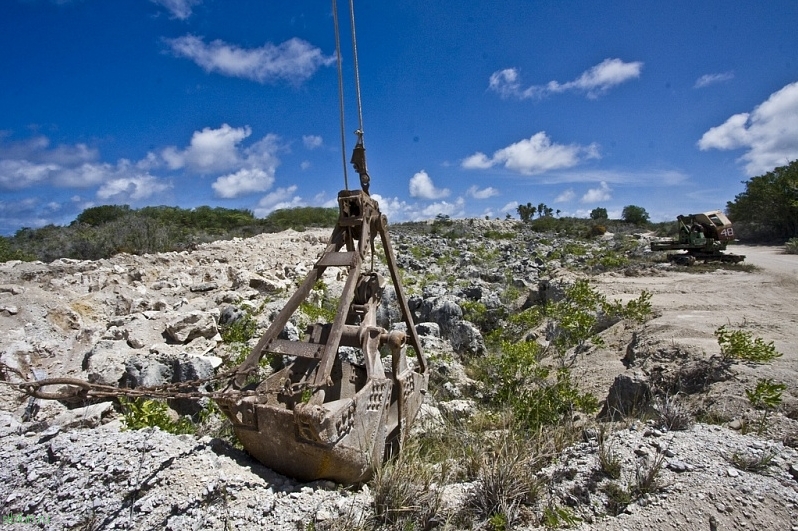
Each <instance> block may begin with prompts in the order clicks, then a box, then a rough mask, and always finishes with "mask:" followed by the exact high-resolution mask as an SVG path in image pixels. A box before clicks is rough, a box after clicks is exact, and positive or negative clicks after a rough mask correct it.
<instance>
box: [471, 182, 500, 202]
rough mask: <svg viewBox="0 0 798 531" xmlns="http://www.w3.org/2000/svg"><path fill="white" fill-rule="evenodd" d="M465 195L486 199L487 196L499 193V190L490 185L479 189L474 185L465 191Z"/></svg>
mask: <svg viewBox="0 0 798 531" xmlns="http://www.w3.org/2000/svg"><path fill="white" fill-rule="evenodd" d="M466 195H467V196H470V197H473V198H474V199H488V198H489V197H494V196H497V195H499V191H498V190H497V189H495V188H493V187H492V186H488V187H487V188H483V189H482V190H480V189H479V188H478V187H477V186H476V185H474V186H472V187H470V188H469V189H468V190H467V191H466Z"/></svg>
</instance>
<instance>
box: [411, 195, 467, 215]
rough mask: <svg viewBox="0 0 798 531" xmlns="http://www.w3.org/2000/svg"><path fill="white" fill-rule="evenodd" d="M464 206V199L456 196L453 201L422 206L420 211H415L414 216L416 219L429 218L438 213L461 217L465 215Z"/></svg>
mask: <svg viewBox="0 0 798 531" xmlns="http://www.w3.org/2000/svg"><path fill="white" fill-rule="evenodd" d="M464 206H465V200H464V199H463V198H462V197H458V198H457V200H455V201H454V202H453V203H450V202H448V201H440V202H437V203H431V204H429V205H427V206H426V207H424V208H423V209H422V210H421V211H420V212H417V213H416V215H415V216H416V219H431V218H434V217H435V216H438V215H444V216H449V217H453V218H457V217H463V216H464V215H465V212H464V211H463V207H464Z"/></svg>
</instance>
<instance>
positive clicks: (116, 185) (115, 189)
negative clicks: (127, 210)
mask: <svg viewBox="0 0 798 531" xmlns="http://www.w3.org/2000/svg"><path fill="white" fill-rule="evenodd" d="M171 187H172V186H171V185H170V184H167V183H163V182H160V181H159V180H158V178H157V177H153V176H152V175H137V176H132V177H120V178H117V179H111V180H109V181H107V182H105V183H104V184H103V185H102V186H100V188H99V190H97V197H98V198H100V199H102V200H104V201H109V200H111V201H115V202H120V203H124V202H127V201H140V200H142V199H148V198H150V197H153V196H157V195H158V194H160V193H163V192H165V191H167V190H169V189H170V188H171Z"/></svg>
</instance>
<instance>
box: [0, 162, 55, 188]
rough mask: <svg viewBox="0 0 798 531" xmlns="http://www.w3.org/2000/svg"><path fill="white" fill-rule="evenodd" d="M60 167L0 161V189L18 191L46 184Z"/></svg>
mask: <svg viewBox="0 0 798 531" xmlns="http://www.w3.org/2000/svg"><path fill="white" fill-rule="evenodd" d="M59 169H60V167H59V166H58V165H56V164H36V163H33V162H30V161H27V160H13V159H11V160H0V189H5V190H20V189H22V188H28V187H30V186H33V185H35V184H38V183H42V182H46V181H48V180H49V179H50V177H51V175H52V174H53V173H55V172H56V171H58V170H59Z"/></svg>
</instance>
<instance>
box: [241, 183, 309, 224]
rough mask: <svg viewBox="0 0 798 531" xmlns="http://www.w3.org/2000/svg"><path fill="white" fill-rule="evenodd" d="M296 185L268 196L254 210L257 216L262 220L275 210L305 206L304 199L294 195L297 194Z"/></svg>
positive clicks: (280, 189)
mask: <svg viewBox="0 0 798 531" xmlns="http://www.w3.org/2000/svg"><path fill="white" fill-rule="evenodd" d="M296 190H297V187H296V185H292V186H289V187H288V188H278V189H277V190H275V191H273V192H271V193H269V194H266V195H265V196H263V197H262V198H261V199H260V201H258V206H257V207H255V209H254V210H253V212H254V214H255V216H257V217H259V218H262V217H265V216H267V215H269V214H270V213H271V212H274V211H275V210H280V209H281V208H293V207H298V206H303V205H304V202H303V201H302V198H301V197H299V196H296V195H294V193H295V192H296Z"/></svg>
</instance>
